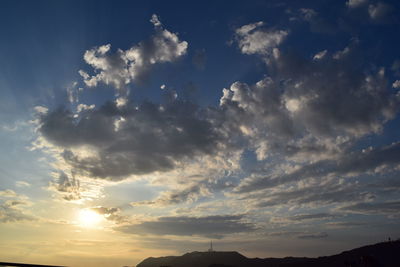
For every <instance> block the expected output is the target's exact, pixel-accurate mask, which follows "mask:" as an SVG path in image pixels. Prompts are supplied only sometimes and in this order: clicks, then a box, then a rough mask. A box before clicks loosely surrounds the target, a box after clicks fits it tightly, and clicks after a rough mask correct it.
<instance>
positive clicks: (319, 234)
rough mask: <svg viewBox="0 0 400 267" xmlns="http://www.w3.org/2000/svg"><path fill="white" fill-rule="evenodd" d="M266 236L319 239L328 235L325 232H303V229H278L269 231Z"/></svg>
mask: <svg viewBox="0 0 400 267" xmlns="http://www.w3.org/2000/svg"><path fill="white" fill-rule="evenodd" d="M267 235H268V236H272V237H292V238H297V239H321V238H326V237H328V234H327V233H325V232H315V233H313V232H303V231H280V232H269V233H267Z"/></svg>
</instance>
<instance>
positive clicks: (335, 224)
mask: <svg viewBox="0 0 400 267" xmlns="http://www.w3.org/2000/svg"><path fill="white" fill-rule="evenodd" d="M365 225H370V223H367V222H328V223H326V226H328V227H329V228H351V227H360V226H365Z"/></svg>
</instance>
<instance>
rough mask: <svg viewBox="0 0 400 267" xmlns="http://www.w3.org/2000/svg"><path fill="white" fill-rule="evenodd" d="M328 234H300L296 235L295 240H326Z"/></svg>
mask: <svg viewBox="0 0 400 267" xmlns="http://www.w3.org/2000/svg"><path fill="white" fill-rule="evenodd" d="M327 237H328V234H327V233H325V232H320V233H313V234H301V235H298V236H297V238H299V239H321V238H327Z"/></svg>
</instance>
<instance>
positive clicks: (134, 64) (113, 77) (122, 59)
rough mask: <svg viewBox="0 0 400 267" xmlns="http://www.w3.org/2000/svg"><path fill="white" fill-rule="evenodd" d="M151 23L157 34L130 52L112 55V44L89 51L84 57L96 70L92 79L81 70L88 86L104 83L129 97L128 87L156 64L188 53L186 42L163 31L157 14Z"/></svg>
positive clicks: (119, 52) (171, 60)
mask: <svg viewBox="0 0 400 267" xmlns="http://www.w3.org/2000/svg"><path fill="white" fill-rule="evenodd" d="M150 21H151V23H153V25H154V27H155V34H154V35H153V36H151V38H150V39H149V40H146V41H142V42H140V43H139V44H138V45H136V46H133V47H131V48H130V49H128V50H125V51H124V50H121V49H118V50H117V51H116V53H113V54H111V53H110V51H111V45H110V44H107V45H102V46H99V47H94V48H93V49H90V50H87V51H86V52H85V54H84V57H83V58H84V60H85V62H86V63H88V64H89V65H90V66H92V67H93V69H94V71H95V75H93V76H90V75H89V74H88V73H86V72H85V71H83V70H80V71H79V73H80V75H81V76H82V77H83V79H84V82H85V84H86V85H87V86H89V87H94V86H97V84H98V83H99V82H102V83H104V84H107V85H111V86H113V87H114V88H116V89H117V90H118V92H119V93H123V94H126V93H127V92H126V88H125V87H126V85H127V84H129V83H131V82H134V81H141V80H143V79H144V78H145V77H146V76H147V74H148V73H149V71H150V70H151V68H152V67H153V66H154V65H155V64H158V63H166V62H173V61H175V60H177V59H178V58H179V57H181V56H183V55H185V54H186V51H187V47H188V43H187V42H186V41H180V40H179V37H178V35H177V34H175V33H172V32H170V31H168V30H166V29H163V27H162V24H161V22H160V21H159V19H158V17H157V16H156V15H153V16H152V18H151V20H150Z"/></svg>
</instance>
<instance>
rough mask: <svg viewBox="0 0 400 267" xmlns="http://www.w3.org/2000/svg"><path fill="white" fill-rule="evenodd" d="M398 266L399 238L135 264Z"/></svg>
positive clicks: (176, 266)
mask: <svg viewBox="0 0 400 267" xmlns="http://www.w3.org/2000/svg"><path fill="white" fill-rule="evenodd" d="M342 266H343V267H399V266H400V240H397V241H392V242H383V243H378V244H374V245H369V246H364V247H360V248H356V249H353V250H349V251H344V252H342V253H340V254H337V255H332V256H325V257H318V258H305V257H302V258H301V257H286V258H265V259H260V258H247V257H245V256H243V255H242V254H240V253H238V252H236V251H230V252H226V251H212V252H197V251H195V252H190V253H186V254H184V255H182V256H167V257H158V258H154V257H150V258H147V259H145V260H143V261H142V262H141V263H139V264H138V265H137V267H342Z"/></svg>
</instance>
